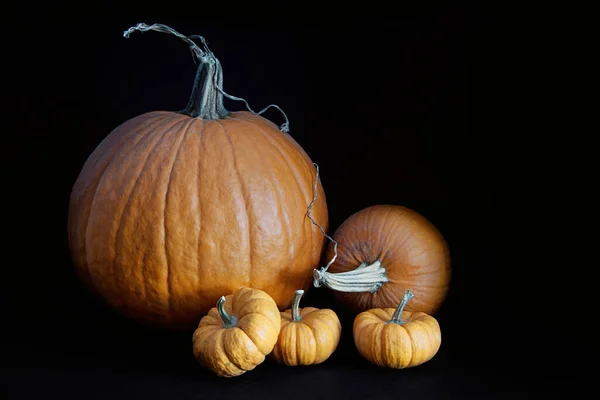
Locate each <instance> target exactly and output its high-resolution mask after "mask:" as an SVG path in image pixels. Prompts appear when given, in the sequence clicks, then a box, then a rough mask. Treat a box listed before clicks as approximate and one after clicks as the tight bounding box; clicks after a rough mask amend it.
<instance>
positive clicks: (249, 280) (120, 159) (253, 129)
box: [68, 24, 328, 327]
mask: <svg viewBox="0 0 600 400" xmlns="http://www.w3.org/2000/svg"><path fill="white" fill-rule="evenodd" d="M134 30H139V31H146V30H156V31H161V32H168V33H172V34H175V35H176V36H178V37H180V38H182V39H184V40H185V41H186V42H188V44H189V45H190V48H191V49H192V50H193V52H194V53H195V54H196V56H197V58H198V61H199V64H200V66H199V69H198V74H197V76H196V81H195V85H194V89H193V91H192V96H191V98H190V102H189V103H188V106H187V107H186V109H185V110H184V111H182V112H170V111H154V112H149V113H146V114H143V115H140V116H137V117H135V118H132V119H130V120H128V121H126V122H124V123H123V124H122V125H120V126H119V127H117V128H116V129H115V130H114V131H112V132H111V133H110V134H109V135H108V136H107V137H106V138H105V139H104V140H103V141H102V142H101V143H100V144H99V145H98V147H97V148H96V149H95V150H94V151H93V153H92V154H91V155H90V156H89V158H88V159H87V161H86V162H85V164H84V166H83V169H82V171H81V173H80V175H79V177H78V178H77V181H76V182H75V184H74V187H73V190H72V194H71V198H70V205H69V221H68V233H69V243H70V247H71V252H72V258H73V261H74V264H75V266H76V268H77V270H78V272H79V273H80V275H81V276H82V278H83V280H84V281H85V282H86V283H87V284H88V285H89V286H90V287H91V288H93V290H95V291H96V292H97V293H98V294H99V295H100V296H101V297H102V298H104V299H105V300H106V301H107V302H108V303H109V304H110V305H111V306H112V307H114V308H116V309H117V310H119V311H120V312H122V313H123V314H125V315H127V316H130V317H133V318H135V319H137V320H140V321H143V322H148V323H151V324H158V325H163V326H173V327H181V326H183V327H190V326H193V325H194V324H196V323H197V322H198V320H199V319H200V317H201V316H202V314H205V313H206V312H208V310H209V309H210V308H211V307H213V306H214V304H215V303H216V301H217V299H219V297H220V296H221V294H222V293H232V292H234V291H235V290H236V289H238V288H240V287H243V286H247V287H252V288H256V289H261V290H264V291H265V292H267V293H268V294H269V295H270V296H271V297H272V298H273V299H274V300H275V302H276V303H277V305H278V307H279V308H280V309H285V308H288V307H289V306H290V305H291V301H292V298H293V295H294V292H295V290H296V289H297V288H299V287H301V288H304V289H308V288H309V287H310V283H311V273H312V270H313V268H315V267H316V266H317V265H318V263H319V259H320V256H321V255H322V250H323V249H324V237H323V235H322V234H321V232H320V231H319V229H318V227H317V226H316V225H314V224H313V223H311V221H310V220H309V219H308V218H307V217H306V212H307V207H308V206H309V204H310V203H311V200H313V197H314V195H316V201H315V202H314V205H313V218H314V219H315V220H317V221H318V223H319V224H320V225H321V226H323V227H327V224H328V216H327V205H326V200H325V193H324V191H323V188H322V186H320V185H316V186H315V187H317V193H315V194H313V185H315V182H316V181H315V180H316V178H317V175H316V169H315V168H314V165H313V163H312V161H311V159H310V158H309V156H308V155H307V154H306V152H305V151H304V150H303V149H302V148H301V146H300V145H299V144H298V143H297V142H296V141H295V140H294V139H293V138H292V137H291V136H290V135H289V134H288V133H287V131H286V130H285V129H283V131H282V130H280V129H279V128H278V127H277V126H276V125H275V124H273V123H272V122H270V121H268V120H267V119H265V118H263V117H261V116H260V115H258V114H256V113H253V112H246V111H241V112H229V111H227V110H226V109H225V108H224V106H223V95H224V92H222V89H221V86H222V69H221V66H220V64H219V61H218V60H217V59H216V58H215V57H214V55H213V54H212V53H211V52H210V51H209V50H208V48H205V49H204V50H202V49H200V47H198V46H197V45H196V44H195V43H194V42H193V41H192V40H191V39H190V38H187V37H185V36H183V35H181V34H179V33H178V32H176V31H174V30H172V29H171V28H169V27H166V26H164V25H159V24H155V25H151V26H149V25H146V24H138V25H137V26H136V27H134V28H130V30H129V31H127V32H126V33H125V36H126V37H127V36H128V34H129V33H131V32H132V31H134ZM227 96H228V95H227Z"/></svg>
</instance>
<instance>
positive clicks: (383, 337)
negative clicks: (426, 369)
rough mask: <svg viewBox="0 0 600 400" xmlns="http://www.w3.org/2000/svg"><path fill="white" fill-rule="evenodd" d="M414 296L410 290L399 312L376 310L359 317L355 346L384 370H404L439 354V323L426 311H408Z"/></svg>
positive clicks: (355, 328)
mask: <svg viewBox="0 0 600 400" xmlns="http://www.w3.org/2000/svg"><path fill="white" fill-rule="evenodd" d="M413 296H414V295H413V294H412V292H411V291H410V290H408V289H407V290H406V293H405V295H404V297H403V298H402V301H401V302H400V304H399V305H398V307H397V308H396V309H394V308H384V309H382V308H374V309H371V310H368V311H363V312H362V313H360V314H358V315H357V316H356V318H355V319H354V326H353V329H352V333H353V336H354V343H355V345H356V348H357V349H358V352H359V353H360V354H361V356H363V357H364V358H365V359H366V360H368V361H369V362H371V363H373V364H375V365H378V366H380V367H386V368H395V369H404V368H409V367H416V366H418V365H421V364H423V363H425V362H427V361H429V360H431V359H432V358H433V357H434V356H435V355H436V354H437V352H438V350H439V349H440V345H441V342H442V334H441V331H440V325H439V323H438V321H437V320H436V319H435V318H434V317H432V316H431V315H428V314H425V313H423V312H415V313H411V312H410V311H404V307H405V306H406V305H407V303H408V301H409V300H410V299H411V298H412V297H413Z"/></svg>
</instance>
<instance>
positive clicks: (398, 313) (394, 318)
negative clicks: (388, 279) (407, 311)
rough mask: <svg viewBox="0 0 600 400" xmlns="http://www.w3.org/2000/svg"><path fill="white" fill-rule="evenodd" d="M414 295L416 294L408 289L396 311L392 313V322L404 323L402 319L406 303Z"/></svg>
mask: <svg viewBox="0 0 600 400" xmlns="http://www.w3.org/2000/svg"><path fill="white" fill-rule="evenodd" d="M414 296H415V295H414V294H413V293H412V292H411V291H410V290H409V289H407V290H406V292H405V293H404V296H403V297H402V300H401V301H400V304H398V307H397V308H396V311H394V315H392V319H391V320H390V322H389V323H390V324H398V325H402V324H403V323H404V322H405V321H403V320H402V312H403V311H404V307H406V304H407V303H408V302H409V300H410V299H412V298H413V297H414Z"/></svg>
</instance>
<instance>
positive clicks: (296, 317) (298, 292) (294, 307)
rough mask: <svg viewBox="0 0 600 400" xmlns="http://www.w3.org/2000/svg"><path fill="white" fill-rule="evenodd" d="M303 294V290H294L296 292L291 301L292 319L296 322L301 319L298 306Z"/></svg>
mask: <svg viewBox="0 0 600 400" xmlns="http://www.w3.org/2000/svg"><path fill="white" fill-rule="evenodd" d="M303 294H304V290H296V294H295V295H294V301H293V302H292V321H293V322H298V321H301V320H302V317H301V316H300V310H299V309H298V306H299V305H300V299H301V298H302V295H303Z"/></svg>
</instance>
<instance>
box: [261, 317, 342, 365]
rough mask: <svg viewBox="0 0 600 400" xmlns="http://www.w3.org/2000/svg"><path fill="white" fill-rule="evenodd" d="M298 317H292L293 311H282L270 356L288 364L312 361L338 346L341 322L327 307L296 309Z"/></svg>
mask: <svg viewBox="0 0 600 400" xmlns="http://www.w3.org/2000/svg"><path fill="white" fill-rule="evenodd" d="M299 314H300V316H301V317H302V319H301V320H300V321H297V322H296V321H293V318H292V311H291V310H286V311H285V312H282V313H281V332H279V338H278V340H277V344H276V345H275V347H274V348H273V352H272V353H271V354H270V355H269V357H270V358H271V359H273V360H275V361H276V362H278V363H280V364H284V365H288V366H297V365H315V364H320V363H322V362H323V361H325V360H327V359H328V358H329V357H330V356H331V355H332V354H333V352H334V351H335V350H336V349H337V346H338V344H339V343H340V337H341V334H342V325H341V323H340V320H339V318H338V316H337V315H336V313H335V312H334V311H333V310H330V309H318V308H315V307H304V308H301V309H299Z"/></svg>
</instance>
